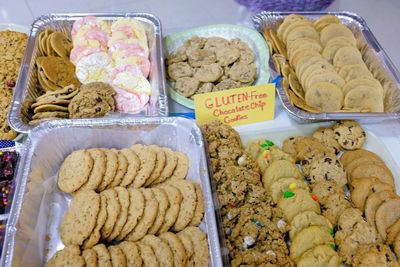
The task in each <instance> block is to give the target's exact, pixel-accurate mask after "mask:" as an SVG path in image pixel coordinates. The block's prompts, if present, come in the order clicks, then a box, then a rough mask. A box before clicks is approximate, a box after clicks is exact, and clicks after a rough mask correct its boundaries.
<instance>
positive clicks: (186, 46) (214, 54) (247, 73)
mask: <svg viewBox="0 0 400 267" xmlns="http://www.w3.org/2000/svg"><path fill="white" fill-rule="evenodd" d="M254 59H255V56H254V52H253V51H252V50H251V48H250V47H249V46H248V44H246V43H245V42H243V41H241V40H240V39H232V40H227V39H225V38H222V37H209V38H204V37H199V36H193V37H191V38H190V39H188V40H186V41H185V42H184V43H183V45H181V46H180V47H178V48H177V49H176V51H174V52H173V53H171V54H170V55H169V56H168V58H167V61H166V63H167V73H168V78H169V80H171V82H173V87H174V88H175V89H176V90H177V91H178V92H179V93H180V94H181V95H183V96H185V97H190V98H193V96H194V95H196V94H202V93H208V92H211V91H222V90H226V89H233V88H237V87H244V86H248V85H251V84H253V83H254V81H255V80H256V79H257V67H256V65H255V64H254V63H253V62H254Z"/></svg>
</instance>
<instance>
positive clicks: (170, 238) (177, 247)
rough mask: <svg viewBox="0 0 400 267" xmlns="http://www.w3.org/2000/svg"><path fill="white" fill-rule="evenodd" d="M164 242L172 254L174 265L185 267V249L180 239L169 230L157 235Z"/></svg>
mask: <svg viewBox="0 0 400 267" xmlns="http://www.w3.org/2000/svg"><path fill="white" fill-rule="evenodd" d="M159 238H161V239H162V240H163V241H164V242H165V243H167V244H168V246H169V247H170V249H171V251H172V255H173V256H174V266H176V267H185V266H186V263H187V256H186V250H185V247H184V246H183V243H182V241H181V240H180V239H179V237H177V236H176V235H175V234H173V233H171V232H166V233H163V234H161V235H160V236H159Z"/></svg>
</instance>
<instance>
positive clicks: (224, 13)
mask: <svg viewBox="0 0 400 267" xmlns="http://www.w3.org/2000/svg"><path fill="white" fill-rule="evenodd" d="M266 1H268V0H266ZM328 10H345V11H351V12H355V13H357V14H359V15H361V16H362V17H363V18H364V19H365V20H366V22H367V23H368V25H369V27H370V28H371V30H372V32H373V33H374V35H375V37H376V38H377V40H378V42H379V43H380V44H381V45H382V47H383V49H384V50H385V51H386V53H387V54H388V55H389V57H390V58H391V59H392V61H393V62H394V64H395V66H396V67H397V68H400V53H399V52H398V44H399V43H400V27H399V25H400V16H399V15H398V14H400V1H399V0H379V1H378V0H335V1H334V2H333V3H332V4H331V6H330V7H329V8H328ZM50 12H149V13H153V14H155V15H156V16H158V17H159V18H160V20H161V22H162V25H163V31H164V34H168V33H170V32H174V31H177V30H181V29H186V28H191V27H195V26H201V25H207V24H216V23H233V24H243V25H250V22H249V17H250V15H249V13H248V12H247V11H246V10H245V9H244V8H243V7H241V6H239V5H238V4H236V2H234V1H233V0H201V1H193V0H140V1H139V0H68V1H67V0H11V1H8V0H0V23H2V22H8V23H17V24H22V25H26V26H29V25H30V24H31V23H32V21H33V20H34V18H35V17H38V16H40V15H42V14H45V13H50ZM276 105H277V106H276V118H275V120H273V121H268V122H264V123H260V124H256V125H252V126H247V127H253V128H259V127H261V128H262V129H265V131H266V132H267V131H268V129H277V128H281V127H288V126H293V125H296V122H294V121H293V120H291V119H290V118H289V117H288V116H287V114H286V112H285V111H284V110H283V108H282V106H281V105H280V102H279V100H277V101H276ZM174 110H177V111H179V110H180V109H179V106H175V105H174V106H173V111H174ZM363 126H364V127H365V128H366V129H367V130H369V131H371V132H372V133H374V134H375V135H377V136H378V137H380V138H381V139H382V141H383V142H384V144H385V145H386V146H387V148H388V149H389V150H390V152H391V154H392V156H393V158H394V160H395V161H396V163H397V165H398V166H400V165H399V164H400V159H399V156H400V153H399V152H398V151H400V123H399V120H387V121H382V122H380V123H374V124H364V125H363Z"/></svg>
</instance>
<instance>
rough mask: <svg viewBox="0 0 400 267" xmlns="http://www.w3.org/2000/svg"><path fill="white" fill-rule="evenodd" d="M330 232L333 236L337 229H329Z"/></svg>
mask: <svg viewBox="0 0 400 267" xmlns="http://www.w3.org/2000/svg"><path fill="white" fill-rule="evenodd" d="M329 234H330V235H331V236H333V235H334V234H335V230H333V228H331V229H329Z"/></svg>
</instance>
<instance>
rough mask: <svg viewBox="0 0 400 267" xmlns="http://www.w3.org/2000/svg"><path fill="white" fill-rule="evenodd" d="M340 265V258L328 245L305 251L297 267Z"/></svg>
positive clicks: (334, 266)
mask: <svg viewBox="0 0 400 267" xmlns="http://www.w3.org/2000/svg"><path fill="white" fill-rule="evenodd" d="M340 265H341V260H340V257H339V255H338V254H337V253H336V251H335V250H334V249H333V248H332V247H331V246H330V245H318V246H316V247H314V248H312V249H310V250H307V251H306V252H304V254H303V255H301V257H300V259H299V261H298V262H297V266H298V267H317V266H327V267H337V266H340Z"/></svg>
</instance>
